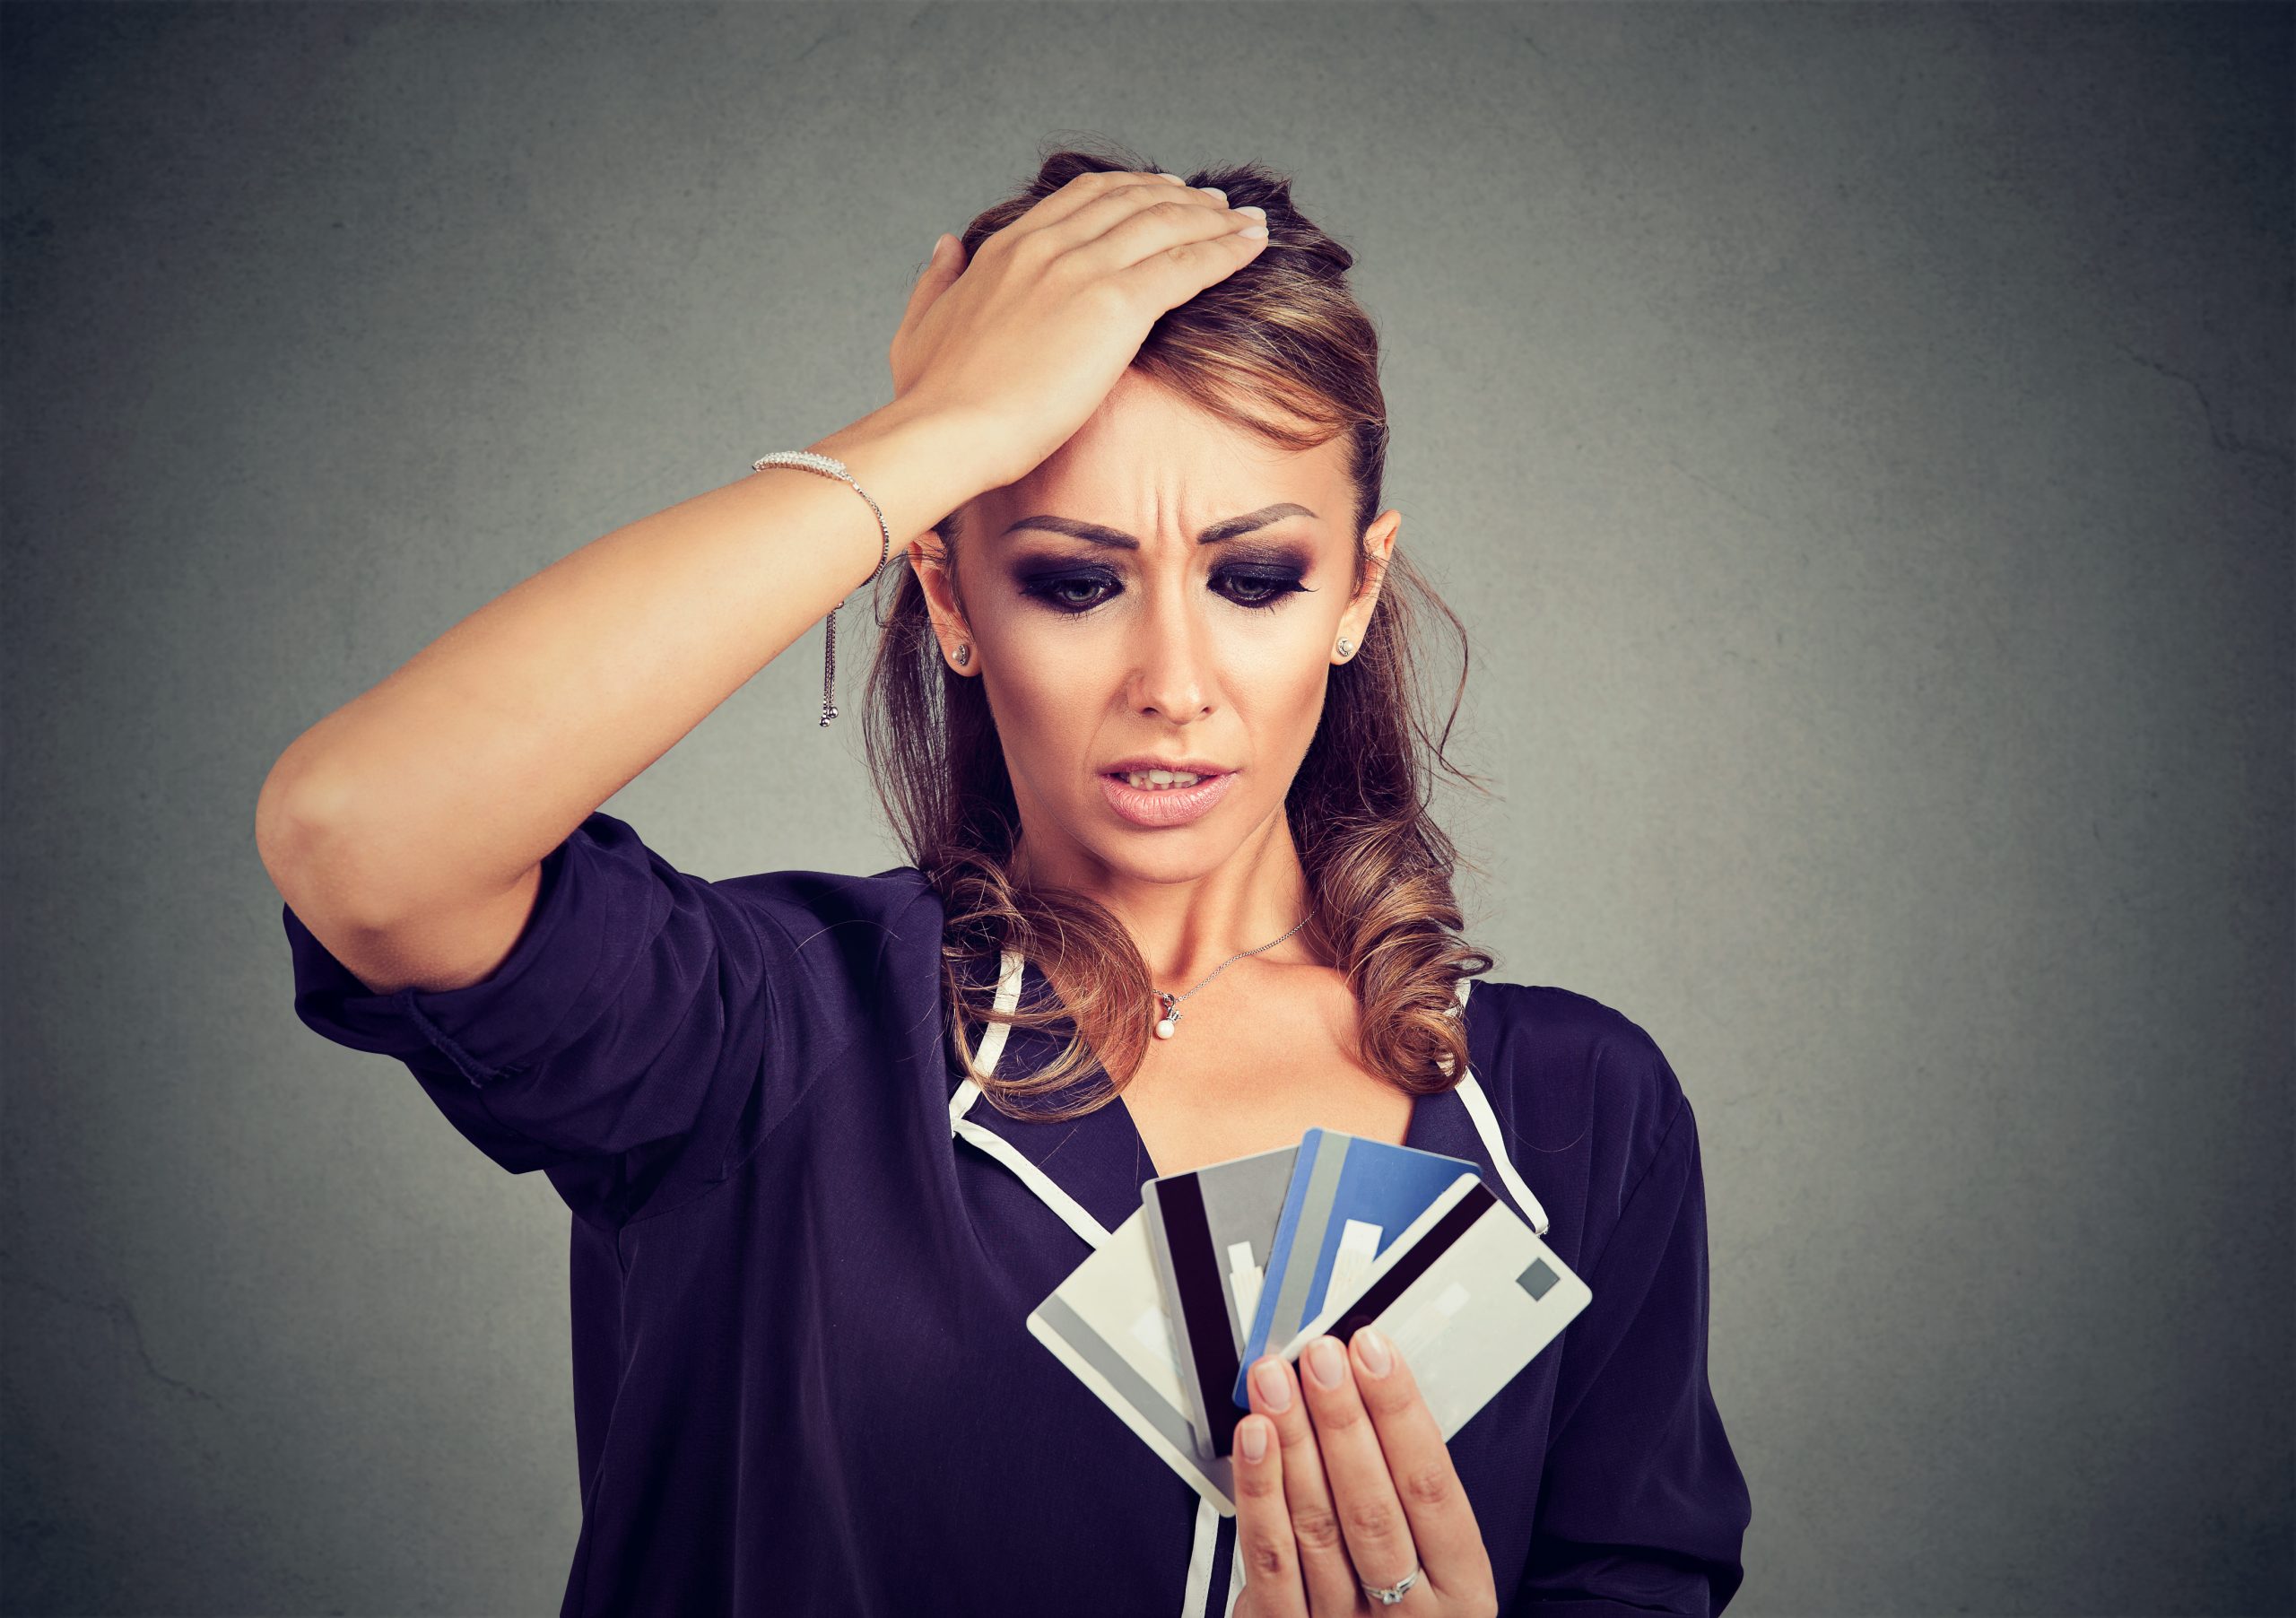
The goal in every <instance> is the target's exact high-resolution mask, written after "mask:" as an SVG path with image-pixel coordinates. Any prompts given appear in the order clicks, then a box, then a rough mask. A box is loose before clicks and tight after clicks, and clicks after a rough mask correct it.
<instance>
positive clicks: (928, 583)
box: [909, 528, 980, 674]
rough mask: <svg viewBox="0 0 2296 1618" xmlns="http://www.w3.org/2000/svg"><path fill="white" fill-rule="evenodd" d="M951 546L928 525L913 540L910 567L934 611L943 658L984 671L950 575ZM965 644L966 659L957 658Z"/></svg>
mask: <svg viewBox="0 0 2296 1618" xmlns="http://www.w3.org/2000/svg"><path fill="white" fill-rule="evenodd" d="M947 558H948V548H947V546H945V545H944V544H942V542H941V535H940V534H939V533H938V532H937V531H936V530H935V529H932V528H927V529H926V531H925V532H924V533H922V534H920V535H918V536H917V537H916V538H915V539H912V540H910V541H909V570H910V571H911V572H913V573H915V574H916V575H917V582H918V587H920V588H922V589H923V590H924V592H925V605H926V611H927V612H928V613H930V614H931V615H932V619H933V635H934V638H935V639H937V640H938V641H939V642H940V643H941V661H942V662H943V663H944V664H945V665H948V667H949V668H950V670H951V671H952V672H953V673H956V674H978V673H979V672H980V648H978V646H976V645H974V644H973V637H972V629H971V626H970V625H969V624H967V623H966V622H965V615H964V610H963V608H962V607H961V605H959V604H958V601H957V591H956V581H955V580H954V578H952V577H951V575H950V571H949V567H948V561H947ZM959 647H962V648H965V653H964V657H965V660H964V662H962V663H959V662H958V661H957V648H959Z"/></svg>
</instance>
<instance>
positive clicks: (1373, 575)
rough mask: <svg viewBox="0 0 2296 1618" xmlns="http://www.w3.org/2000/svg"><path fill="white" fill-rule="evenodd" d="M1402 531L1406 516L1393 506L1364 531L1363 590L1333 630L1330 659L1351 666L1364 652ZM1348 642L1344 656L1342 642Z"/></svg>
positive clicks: (1356, 595)
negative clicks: (1364, 644) (1372, 617)
mask: <svg viewBox="0 0 2296 1618" xmlns="http://www.w3.org/2000/svg"><path fill="white" fill-rule="evenodd" d="M1402 528H1403V513H1402V512H1400V511H1398V510H1396V509H1395V508H1394V507H1392V506H1390V507H1388V508H1387V509H1386V510H1385V511H1382V512H1380V513H1379V515H1378V517H1376V518H1373V519H1372V520H1371V526H1370V527H1368V528H1366V529H1365V530H1364V531H1363V552H1364V558H1363V587H1362V588H1361V589H1360V590H1358V591H1357V592H1356V594H1355V597H1354V599H1353V600H1352V601H1350V602H1349V603H1348V604H1347V608H1346V610H1345V611H1344V612H1343V613H1340V615H1339V627H1338V628H1337V629H1336V630H1335V631H1332V650H1331V660H1332V661H1333V662H1334V663H1352V662H1353V661H1354V660H1355V656H1356V654H1357V653H1358V652H1360V651H1361V650H1362V649H1363V637H1364V635H1365V634H1366V633H1368V632H1369V631H1370V627H1371V612H1372V609H1373V608H1375V607H1377V606H1378V605H1379V590H1380V587H1382V586H1383V585H1385V584H1386V583H1387V560H1388V558H1389V557H1391V556H1393V555H1394V554H1395V548H1396V535H1397V534H1398V533H1399V532H1401V530H1402ZM1342 640H1344V641H1346V642H1347V650H1346V652H1345V653H1344V654H1342V653H1341V651H1340V649H1339V642H1340V641H1342Z"/></svg>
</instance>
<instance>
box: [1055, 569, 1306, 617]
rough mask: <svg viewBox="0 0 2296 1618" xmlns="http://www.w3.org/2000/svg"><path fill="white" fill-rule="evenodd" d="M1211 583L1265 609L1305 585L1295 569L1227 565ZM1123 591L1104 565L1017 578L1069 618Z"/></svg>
mask: <svg viewBox="0 0 2296 1618" xmlns="http://www.w3.org/2000/svg"><path fill="white" fill-rule="evenodd" d="M1212 587H1213V589H1215V590H1217V591H1218V592H1219V593H1220V594H1221V595H1222V596H1225V597H1226V598H1227V599H1228V600H1229V601H1231V602H1233V603H1234V604H1235V605H1238V606H1239V607H1244V608H1247V609H1248V610H1250V611H1253V612H1265V611H1266V610H1267V609H1268V608H1270V607H1277V606H1281V605H1283V600H1284V597H1286V596H1291V595H1292V594H1294V593H1295V592H1298V591H1301V590H1305V589H1307V588H1308V586H1306V585H1304V584H1302V583H1300V575H1299V574H1298V573H1297V572H1273V573H1272V572H1267V571H1265V570H1251V569H1239V568H1228V569H1223V570H1222V571H1220V572H1218V573H1216V574H1214V575H1213V579H1212ZM1123 591H1124V580H1123V579H1122V578H1119V577H1118V576H1117V575H1116V574H1115V573H1113V572H1111V571H1109V570H1108V569H1106V568H1087V569H1085V570H1083V571H1081V572H1061V573H1045V574H1039V575H1038V576H1036V577H1034V578H1022V580H1021V593H1022V595H1023V596H1029V597H1030V598H1031V599H1032V600H1036V601H1041V602H1042V603H1044V604H1045V605H1046V606H1048V607H1049V608H1051V609H1052V611H1054V612H1056V613H1061V614H1063V615H1064V616H1066V617H1070V618H1074V617H1080V616H1082V615H1083V614H1084V613H1089V612H1091V610H1092V609H1093V608H1094V607H1097V606H1100V605H1102V604H1103V603H1105V602H1107V601H1109V599H1111V598H1112V597H1114V596H1119V595H1121V594H1122V593H1123Z"/></svg>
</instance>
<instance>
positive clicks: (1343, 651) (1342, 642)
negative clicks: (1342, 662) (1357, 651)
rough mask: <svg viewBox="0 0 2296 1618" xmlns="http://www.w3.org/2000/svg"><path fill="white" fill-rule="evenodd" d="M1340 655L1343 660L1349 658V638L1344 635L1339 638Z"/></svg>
mask: <svg viewBox="0 0 2296 1618" xmlns="http://www.w3.org/2000/svg"><path fill="white" fill-rule="evenodd" d="M1339 655H1340V656H1341V657H1343V658H1344V657H1346V656H1347V637H1346V636H1344V635H1342V636H1341V637H1340V638H1339Z"/></svg>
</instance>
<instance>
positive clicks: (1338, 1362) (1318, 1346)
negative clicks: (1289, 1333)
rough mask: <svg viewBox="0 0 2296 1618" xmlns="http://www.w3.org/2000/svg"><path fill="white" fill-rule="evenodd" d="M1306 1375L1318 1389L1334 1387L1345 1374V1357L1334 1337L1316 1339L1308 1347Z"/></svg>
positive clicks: (1337, 1340)
mask: <svg viewBox="0 0 2296 1618" xmlns="http://www.w3.org/2000/svg"><path fill="white" fill-rule="evenodd" d="M1308 1374H1309V1376H1311V1377H1313V1378H1315V1379H1316V1386H1317V1387H1338V1386H1339V1379H1341V1378H1342V1377H1344V1376H1345V1375H1346V1374H1347V1356H1346V1355H1345V1354H1344V1353H1341V1352H1340V1347H1339V1339H1338V1338H1336V1337H1318V1338H1317V1339H1316V1340H1315V1341H1314V1342H1313V1343H1311V1344H1309V1345H1308Z"/></svg>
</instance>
